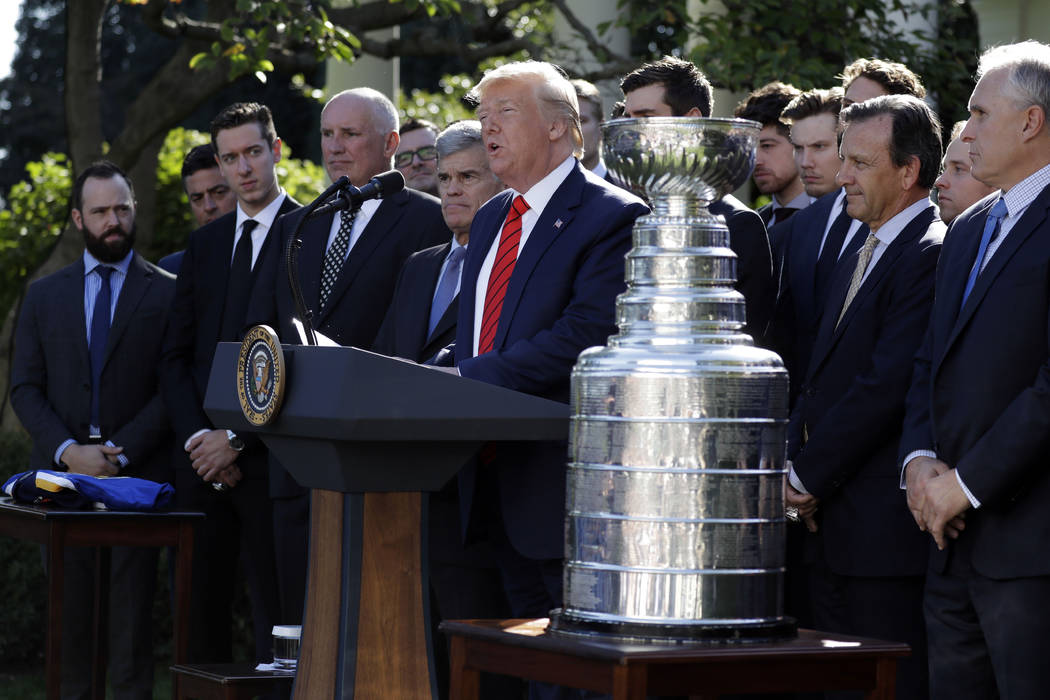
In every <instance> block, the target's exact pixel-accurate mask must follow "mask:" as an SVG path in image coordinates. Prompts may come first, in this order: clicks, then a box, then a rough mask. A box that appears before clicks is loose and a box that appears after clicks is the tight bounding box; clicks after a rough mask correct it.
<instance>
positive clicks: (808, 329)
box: [769, 190, 848, 401]
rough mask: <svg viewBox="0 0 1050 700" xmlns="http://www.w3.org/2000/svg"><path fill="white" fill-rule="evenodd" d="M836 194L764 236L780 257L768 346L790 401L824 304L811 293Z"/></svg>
mask: <svg viewBox="0 0 1050 700" xmlns="http://www.w3.org/2000/svg"><path fill="white" fill-rule="evenodd" d="M840 191H841V190H835V191H834V192H830V193H828V194H826V195H824V196H823V197H821V198H820V199H818V200H817V201H815V202H813V203H812V204H810V205H809V206H808V207H806V208H805V209H803V210H802V211H800V212H798V213H797V214H795V215H794V216H792V217H791V218H790V219H788V220H787V221H785V222H783V223H780V224H777V225H776V226H774V227H773V229H772V230H771V231H770V236H771V237H772V238H773V240H774V241H776V242H777V243H776V247H777V250H778V251H779V252H780V255H779V256H778V257H779V258H780V262H779V263H778V265H777V267H778V268H779V274H780V280H779V286H780V292H779V295H778V297H777V302H776V311H775V312H774V315H773V321H772V323H771V324H770V329H769V344H770V347H771V348H772V349H773V350H775V351H776V352H777V353H778V354H779V355H780V357H781V359H783V360H784V366H785V367H787V370H788V374H789V375H790V377H791V396H792V401H794V399H795V397H796V396H797V395H798V389H799V387H800V386H801V383H802V380H803V379H804V378H805V376H806V368H807V366H808V364H809V357H810V354H811V353H812V352H813V343H814V341H815V340H816V337H817V330H818V328H819V325H820V317H821V314H822V313H823V311H824V303H825V300H824V299H818V298H817V291H816V272H817V258H818V257H819V252H820V239H821V238H822V237H823V236H824V229H825V228H826V227H827V223H828V216H830V215H831V209H832V207H833V206H834V205H835V198H836V197H838V195H839V192H840ZM847 267H848V266H847Z"/></svg>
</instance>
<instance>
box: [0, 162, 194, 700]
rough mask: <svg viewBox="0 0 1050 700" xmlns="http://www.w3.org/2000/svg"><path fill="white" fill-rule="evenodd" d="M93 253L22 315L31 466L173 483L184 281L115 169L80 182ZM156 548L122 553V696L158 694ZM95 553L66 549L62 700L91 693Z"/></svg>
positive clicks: (114, 571)
mask: <svg viewBox="0 0 1050 700" xmlns="http://www.w3.org/2000/svg"><path fill="white" fill-rule="evenodd" d="M72 218H73V224H74V225H75V226H76V227H77V228H78V229H79V230H80V231H81V232H82V233H83V234H84V244H85V247H86V250H85V251H84V254H83V256H81V257H80V258H79V259H77V261H76V262H74V263H73V264H71V265H69V266H67V267H65V268H63V269H61V270H59V271H58V272H56V273H54V274H52V275H49V276H47V277H45V278H43V279H41V280H39V281H37V282H35V283H34V284H32V285H31V286H30V288H29V291H28V292H27V294H26V299H25V303H24V304H23V306H22V312H21V314H20V316H19V319H18V328H17V331H16V335H15V356H14V363H13V366H12V382H11V386H12V389H11V403H12V405H13V406H14V409H15V412H16V413H17V414H18V417H19V419H20V420H21V421H22V425H23V426H25V429H26V430H27V431H28V432H29V434H30V435H31V436H32V438H33V453H32V456H31V458H30V464H29V466H31V467H33V468H42V469H57V470H64V471H66V470H67V471H69V472H74V473H78V474H89V475H92V476H115V475H117V474H120V475H122V476H135V477H140V478H145V479H152V480H154V481H170V480H171V479H170V474H169V470H170V464H169V455H170V452H171V433H170V431H169V428H168V420H167V416H166V414H165V412H164V407H163V404H162V403H161V400H160V396H159V393H158V379H157V366H158V362H159V360H160V350H161V341H162V339H163V337H164V329H165V319H166V318H167V311H168V307H169V306H170V305H171V299H172V296H173V295H174V292H175V280H174V278H173V277H172V276H171V275H169V274H168V273H166V272H164V271H163V270H161V269H160V268H158V267H155V266H154V265H152V264H150V263H148V262H146V261H145V260H144V259H143V258H142V257H141V256H140V255H138V253H135V252H134V251H133V250H132V248H133V246H134V243H135V196H134V192H133V190H132V186H131V182H130V181H129V180H128V179H127V176H126V175H125V174H124V173H123V172H122V171H121V170H120V169H119V168H118V167H117V166H116V165H113V164H112V163H108V162H104V161H103V162H99V163H95V164H93V165H91V166H90V167H88V168H87V169H86V170H84V172H82V173H81V174H80V176H79V177H78V178H77V180H76V183H75V184H74V186H73V206H72ZM157 553H158V550H157V549H156V548H145V547H114V548H113V554H112V568H111V571H110V573H109V577H110V596H111V600H113V601H119V604H114V605H112V606H111V609H110V619H109V631H110V637H109V642H108V644H109V659H110V683H111V686H112V691H113V697H114V698H116V699H117V700H121V699H123V698H150V697H152V694H153V646H152V630H151V627H150V621H151V612H152V606H153V587H154V581H155V580H156V572H157ZM93 578H94V555H93V553H92V552H91V550H88V549H80V548H70V549H67V550H66V561H65V579H66V583H67V585H66V586H65V598H64V602H63V605H64V608H65V610H66V611H67V613H66V615H65V616H64V618H63V630H62V660H63V664H62V697H63V698H81V697H84V698H86V697H88V695H89V693H90V687H91V665H90V662H91V655H90V653H88V652H87V651H86V650H88V649H90V642H89V640H90V639H91V616H90V614H87V613H86V612H85V613H81V614H78V613H77V612H76V611H89V610H91V609H92V600H93V591H92V586H91V581H92V580H93Z"/></svg>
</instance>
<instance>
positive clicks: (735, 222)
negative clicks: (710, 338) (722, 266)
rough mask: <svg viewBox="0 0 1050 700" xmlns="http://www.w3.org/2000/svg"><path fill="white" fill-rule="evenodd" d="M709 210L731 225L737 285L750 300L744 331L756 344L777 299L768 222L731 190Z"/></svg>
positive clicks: (738, 289)
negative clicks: (735, 258)
mask: <svg viewBox="0 0 1050 700" xmlns="http://www.w3.org/2000/svg"><path fill="white" fill-rule="evenodd" d="M708 210H709V211H710V212H711V213H712V214H715V215H716V216H722V217H723V218H724V219H725V221H726V226H727V227H728V228H729V246H730V247H731V248H732V249H733V252H734V253H736V257H737V266H736V276H737V281H736V289H737V291H739V292H740V293H741V294H743V295H744V299H745V301H746V302H747V325H746V326H745V327H744V332H745V333H747V334H748V335H750V336H751V337H752V338H754V339H755V342H756V343H757V344H764V343H765V335H766V327H767V326H768V325H769V320H770V318H772V316H773V306H774V304H775V303H776V299H777V288H776V284H775V282H774V279H773V255H772V253H771V252H770V248H769V236H768V235H767V234H766V226H765V224H763V223H762V219H760V218H759V216H758V214H756V213H755V212H754V210H752V209H750V208H748V207H747V206H745V205H744V203H743V202H741V201H740V200H739V199H737V198H736V197H734V196H733V195H731V194H729V195H726V196H725V197H723V198H722V199H720V200H718V201H717V202H715V203H714V204H712V205H711V206H710V207H708ZM789 220H790V219H789Z"/></svg>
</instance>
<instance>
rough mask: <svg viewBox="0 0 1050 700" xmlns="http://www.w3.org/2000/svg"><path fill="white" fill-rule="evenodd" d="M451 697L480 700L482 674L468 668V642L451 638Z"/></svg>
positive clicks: (460, 638) (455, 699)
mask: <svg viewBox="0 0 1050 700" xmlns="http://www.w3.org/2000/svg"><path fill="white" fill-rule="evenodd" d="M448 642H449V651H448V656H449V685H450V687H449V697H450V699H451V700H478V695H479V694H480V692H481V672H480V671H478V670H477V669H476V668H467V640H466V639H464V638H463V637H457V636H455V635H452V636H451V637H449V640H448Z"/></svg>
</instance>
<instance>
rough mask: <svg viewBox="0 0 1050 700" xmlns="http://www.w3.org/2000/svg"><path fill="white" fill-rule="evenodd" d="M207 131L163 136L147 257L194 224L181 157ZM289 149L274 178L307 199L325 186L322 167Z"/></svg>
mask: <svg viewBox="0 0 1050 700" xmlns="http://www.w3.org/2000/svg"><path fill="white" fill-rule="evenodd" d="M209 138H210V137H209V136H208V134H205V133H204V132H202V131H193V130H191V129H182V128H178V129H172V130H171V131H169V132H168V135H167V137H166V138H165V139H164V145H163V146H161V149H160V153H159V154H158V156H157V201H156V204H155V206H156V220H155V222H154V226H155V227H156V229H155V231H154V234H153V243H152V245H151V246H150V248H148V249H140V250H139V252H140V253H142V255H143V256H144V257H146V259H148V260H154V261H155V260H159V259H160V258H162V257H164V256H165V255H167V254H168V253H173V252H175V251H176V250H181V249H182V248H184V247H185V246H186V238H187V237H188V236H189V234H190V231H192V230H193V229H194V228H195V227H196V223H195V222H194V220H193V215H192V213H191V212H190V203H189V200H188V199H187V198H186V190H184V189H183V187H182V159H183V158H184V157H185V155H186V153H187V152H188V151H189V150H190V149H191V148H193V147H194V146H199V145H200V144H204V143H208V141H209ZM289 154H290V150H289V149H288V148H287V147H285V148H284V149H283V155H284V158H283V159H282V160H281V162H280V163H278V164H277V179H278V182H280V183H281V186H282V187H284V189H285V190H286V191H287V192H288V194H290V195H292V197H294V198H295V199H297V200H299V201H300V202H308V201H310V200H312V199H313V198H314V197H316V196H317V194H318V193H319V192H320V191H321V190H323V189H324V182H325V180H324V178H325V175H324V170H323V169H322V168H321V166H319V165H317V164H316V163H313V162H312V161H308V160H295V159H293V158H289V157H288V156H289Z"/></svg>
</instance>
